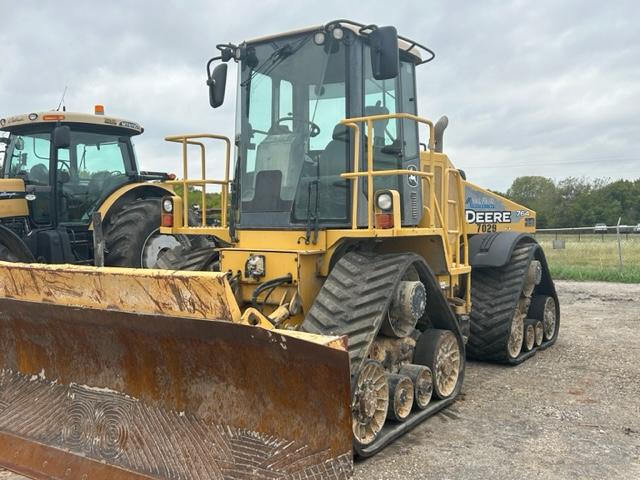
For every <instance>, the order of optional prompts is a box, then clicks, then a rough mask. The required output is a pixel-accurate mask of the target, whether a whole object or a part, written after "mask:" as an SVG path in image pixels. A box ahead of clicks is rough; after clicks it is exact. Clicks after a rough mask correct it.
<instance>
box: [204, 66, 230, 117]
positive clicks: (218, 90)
mask: <svg viewBox="0 0 640 480" xmlns="http://www.w3.org/2000/svg"><path fill="white" fill-rule="evenodd" d="M207 85H209V104H210V105H211V106H212V107H213V108H218V107H219V106H220V105H222V104H223V103H224V91H225V89H226V87H227V64H226V63H221V64H220V65H218V66H217V67H216V68H214V69H213V73H212V74H211V77H210V78H209V79H208V80H207Z"/></svg>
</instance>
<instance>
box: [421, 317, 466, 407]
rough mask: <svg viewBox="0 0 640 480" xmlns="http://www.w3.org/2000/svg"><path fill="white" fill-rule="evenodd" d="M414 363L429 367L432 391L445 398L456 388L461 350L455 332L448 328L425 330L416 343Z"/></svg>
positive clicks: (460, 364) (460, 362)
mask: <svg viewBox="0 0 640 480" xmlns="http://www.w3.org/2000/svg"><path fill="white" fill-rule="evenodd" d="M413 361H414V363H417V364H418V365H426V366H427V367H429V368H430V369H431V374H432V380H433V393H434V395H435V396H436V397H437V398H440V399H445V398H448V397H450V396H451V395H453V393H454V392H455V390H456V385H457V383H458V378H459V376H460V368H461V366H462V352H461V351H460V346H459V344H458V340H457V338H456V336H455V334H454V333H453V332H452V331H450V330H436V329H429V330H425V331H424V333H423V334H422V335H420V338H418V341H417V343H416V350H415V353H414V357H413Z"/></svg>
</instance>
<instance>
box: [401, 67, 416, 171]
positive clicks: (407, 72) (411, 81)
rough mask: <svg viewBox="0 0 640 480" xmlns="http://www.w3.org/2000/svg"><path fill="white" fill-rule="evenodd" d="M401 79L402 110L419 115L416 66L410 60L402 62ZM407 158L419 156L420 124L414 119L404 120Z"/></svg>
mask: <svg viewBox="0 0 640 480" xmlns="http://www.w3.org/2000/svg"><path fill="white" fill-rule="evenodd" d="M400 81H401V82H402V98H401V107H400V108H401V110H402V112H404V113H411V114H413V115H417V113H418V108H417V105H416V92H415V66H414V65H413V64H411V63H409V62H400ZM402 128H403V131H404V148H405V151H404V156H405V159H409V158H414V157H417V156H418V124H417V123H416V122H414V121H413V120H403V121H402Z"/></svg>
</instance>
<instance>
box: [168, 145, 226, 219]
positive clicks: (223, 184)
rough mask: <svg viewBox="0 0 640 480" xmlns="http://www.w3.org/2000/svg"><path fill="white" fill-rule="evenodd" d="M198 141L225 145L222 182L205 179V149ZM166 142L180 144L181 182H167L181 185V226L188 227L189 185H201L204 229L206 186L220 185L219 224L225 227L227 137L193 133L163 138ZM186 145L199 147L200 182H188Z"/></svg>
mask: <svg viewBox="0 0 640 480" xmlns="http://www.w3.org/2000/svg"><path fill="white" fill-rule="evenodd" d="M200 139H212V140H222V141H224V143H225V163H224V180H208V179H207V178H206V148H205V145H204V143H202V142H196V141H195V140H200ZM165 140H166V141H167V142H174V143H180V144H182V180H174V181H168V182H167V183H170V184H179V185H182V195H183V202H182V208H183V216H182V224H183V225H182V226H184V224H185V222H186V224H187V225H189V217H188V213H189V201H188V200H189V190H188V187H189V185H201V186H202V200H201V201H202V208H201V211H202V218H201V220H200V223H201V225H202V226H203V227H206V225H207V224H206V221H207V214H206V210H207V203H206V185H220V186H221V187H222V188H221V189H220V209H221V212H220V224H221V227H222V228H226V227H227V201H228V197H229V183H230V181H229V171H230V163H231V140H230V139H229V137H226V136H225V135H218V134H215V133H195V134H186V135H170V136H168V137H165ZM187 145H195V146H198V147H200V166H201V176H202V178H201V179H200V180H190V179H189V172H188V161H187V156H188V152H187Z"/></svg>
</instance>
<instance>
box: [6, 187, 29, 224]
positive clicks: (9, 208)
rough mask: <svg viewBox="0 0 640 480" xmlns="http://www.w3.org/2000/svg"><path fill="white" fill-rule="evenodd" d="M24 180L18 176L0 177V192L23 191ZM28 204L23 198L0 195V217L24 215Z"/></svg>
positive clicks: (26, 212) (27, 209)
mask: <svg viewBox="0 0 640 480" xmlns="http://www.w3.org/2000/svg"><path fill="white" fill-rule="evenodd" d="M24 191H25V187H24V180H22V179H20V178H2V179H0V192H24ZM28 215H29V206H28V204H27V200H26V199H24V198H15V199H3V198H2V197H0V218H11V217H26V216H28Z"/></svg>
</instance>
